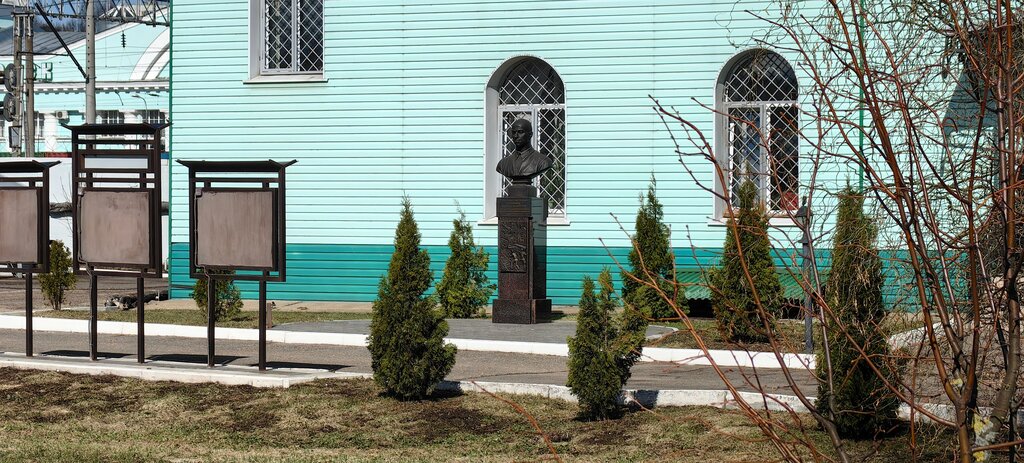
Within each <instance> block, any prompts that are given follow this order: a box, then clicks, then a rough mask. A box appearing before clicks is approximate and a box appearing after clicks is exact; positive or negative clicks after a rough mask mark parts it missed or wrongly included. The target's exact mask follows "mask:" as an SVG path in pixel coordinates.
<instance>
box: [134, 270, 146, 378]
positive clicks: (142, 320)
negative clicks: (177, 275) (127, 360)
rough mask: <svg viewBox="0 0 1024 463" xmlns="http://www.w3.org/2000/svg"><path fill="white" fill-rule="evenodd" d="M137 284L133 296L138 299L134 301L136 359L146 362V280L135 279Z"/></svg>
mask: <svg viewBox="0 0 1024 463" xmlns="http://www.w3.org/2000/svg"><path fill="white" fill-rule="evenodd" d="M135 280H136V282H137V284H138V291H137V294H136V296H135V297H137V298H138V299H137V300H136V302H135V308H136V309H137V310H138V312H137V313H136V314H135V315H136V317H137V319H136V321H137V323H138V337H137V341H138V344H139V345H138V355H137V357H138V359H139V363H146V287H145V282H146V280H145V279H143V278H136V279H135Z"/></svg>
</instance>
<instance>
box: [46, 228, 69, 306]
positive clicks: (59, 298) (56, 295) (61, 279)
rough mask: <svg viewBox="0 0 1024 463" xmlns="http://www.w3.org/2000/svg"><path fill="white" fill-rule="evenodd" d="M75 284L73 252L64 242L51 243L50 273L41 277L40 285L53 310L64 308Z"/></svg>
mask: <svg viewBox="0 0 1024 463" xmlns="http://www.w3.org/2000/svg"><path fill="white" fill-rule="evenodd" d="M75 284H77V280H76V279H75V274H74V273H73V272H72V271H71V252H70V251H68V247H67V246H65V245H64V242H63V241H60V240H53V241H50V272H49V273H43V274H40V275H39V285H40V286H41V287H42V291H43V296H44V297H46V300H47V302H49V303H50V306H51V307H53V310H60V309H61V308H62V307H63V305H64V301H65V300H67V292H68V291H69V290H72V289H75Z"/></svg>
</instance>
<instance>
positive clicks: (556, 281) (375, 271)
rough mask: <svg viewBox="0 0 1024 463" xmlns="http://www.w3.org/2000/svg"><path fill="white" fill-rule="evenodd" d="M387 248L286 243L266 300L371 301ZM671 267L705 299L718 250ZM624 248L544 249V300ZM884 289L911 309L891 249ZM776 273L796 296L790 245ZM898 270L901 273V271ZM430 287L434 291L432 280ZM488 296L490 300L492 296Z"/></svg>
mask: <svg viewBox="0 0 1024 463" xmlns="http://www.w3.org/2000/svg"><path fill="white" fill-rule="evenodd" d="M423 249H426V250H427V252H428V253H429V254H430V268H431V270H432V271H433V274H434V285H436V284H437V283H438V282H440V280H441V276H442V274H443V271H444V265H445V261H446V260H447V259H448V257H449V256H450V255H451V252H450V251H449V249H448V247H447V246H424V247H423ZM485 250H486V251H487V252H488V253H489V254H490V261H489V264H488V265H489V268H488V271H487V277H488V278H489V279H490V280H491V283H495V284H496V283H497V276H498V272H497V266H498V263H497V249H495V248H494V247H485ZM393 251H394V247H392V246H380V245H326V244H320V245H306V244H291V245H289V246H288V250H287V264H286V265H287V282H284V283H268V285H267V292H268V296H267V297H268V298H269V299H271V300H286V301H292V300H298V301H311V300H318V301H321V300H326V301H360V302H371V301H373V300H374V299H376V297H377V285H378V283H379V282H380V278H381V277H382V276H383V275H385V274H386V273H387V270H388V263H389V261H390V259H391V253H392V252H393ZM674 252H675V256H676V271H677V272H678V278H679V281H680V282H681V283H683V284H684V285H686V288H687V289H686V294H687V296H688V297H689V298H691V299H707V298H709V297H710V292H709V290H708V288H707V286H706V285H705V283H704V282H705V279H704V278H705V277H704V275H705V273H706V271H707V270H708V269H710V268H712V267H714V266H716V265H717V264H718V262H719V260H720V258H721V254H722V250H721V248H676V249H675V251H674ZM628 255H629V248H621V247H619V248H597V247H550V248H548V266H547V272H548V274H547V288H548V297H549V298H550V299H551V300H552V302H553V303H554V304H556V305H575V304H576V303H577V302H578V301H579V298H580V285H581V283H582V280H583V277H584V276H586V275H590V276H591V277H596V276H597V275H598V274H599V273H600V272H601V271H602V269H604V268H605V267H608V268H611V269H612V279H613V280H614V286H615V287H616V288H621V286H622V279H621V275H620V272H619V270H618V268H619V267H618V266H617V265H616V262H618V263H619V264H622V265H628ZM188 258H189V257H188V244H187V243H174V244H172V245H171V251H170V256H169V261H170V266H171V273H170V279H171V283H170V284H171V297H172V298H188V297H190V295H191V288H192V285H193V284H194V281H193V280H192V279H191V278H189V275H188ZM882 258H883V262H884V266H883V274H884V278H885V282H886V283H885V287H884V289H883V297H884V299H885V301H886V303H887V304H888V306H889V307H891V308H894V309H895V308H900V309H904V310H908V309H913V307H915V304H914V303H913V302H912V301H914V300H915V298H914V297H913V292H912V288H910V287H909V286H908V285H907V283H908V282H909V281H910V280H909V276H908V275H907V274H906V271H905V268H904V265H903V264H902V261H901V260H900V259H899V258H898V256H896V255H895V254H893V253H888V252H887V253H883V254H882ZM817 260H818V264H819V267H820V269H821V271H822V272H823V274H822V276H823V277H825V276H827V272H828V268H829V265H830V253H829V251H827V250H819V251H818V259H817ZM775 266H776V271H777V272H778V274H779V280H780V281H781V282H782V284H783V288H784V290H785V295H786V297H787V298H790V299H798V300H799V299H802V298H803V292H802V289H801V286H800V283H799V282H798V280H799V276H798V275H799V271H800V268H801V267H800V260H799V258H798V254H797V252H796V250H794V249H779V250H776V254H775ZM901 269H903V270H901ZM238 286H239V288H240V289H241V290H242V297H243V298H245V299H256V298H257V297H258V293H257V292H256V291H257V285H256V283H253V282H244V281H240V282H238ZM429 291H430V292H433V291H434V286H433V285H432V286H431V288H430V290H429ZM494 297H497V294H495V295H494V296H493V297H492V299H493V298H494Z"/></svg>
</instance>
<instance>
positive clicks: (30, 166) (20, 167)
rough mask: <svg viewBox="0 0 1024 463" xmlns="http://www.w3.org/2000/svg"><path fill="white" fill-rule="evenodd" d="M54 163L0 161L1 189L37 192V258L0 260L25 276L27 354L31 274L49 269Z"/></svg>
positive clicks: (28, 353)
mask: <svg viewBox="0 0 1024 463" xmlns="http://www.w3.org/2000/svg"><path fill="white" fill-rule="evenodd" d="M57 164H59V162H58V161H50V162H39V161H34V160H33V161H9V162H0V191H35V192H36V206H35V207H36V223H35V224H34V226H35V236H36V246H35V247H36V260H35V261H21V262H3V261H0V271H8V272H15V273H22V274H24V276H25V355H26V356H28V357H31V356H32V355H33V352H32V344H33V341H32V275H33V274H36V273H47V272H49V271H50V168H51V167H53V166H55V165H57ZM10 184H14V185H10ZM2 257H3V256H0V258H2Z"/></svg>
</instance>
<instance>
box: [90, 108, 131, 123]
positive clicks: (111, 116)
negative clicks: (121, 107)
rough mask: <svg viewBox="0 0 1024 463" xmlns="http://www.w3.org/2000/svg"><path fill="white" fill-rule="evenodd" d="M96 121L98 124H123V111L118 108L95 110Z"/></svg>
mask: <svg viewBox="0 0 1024 463" xmlns="http://www.w3.org/2000/svg"><path fill="white" fill-rule="evenodd" d="M96 121H97V122H99V123H100V124H124V113H123V112H121V111H118V110H104V111H96Z"/></svg>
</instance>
